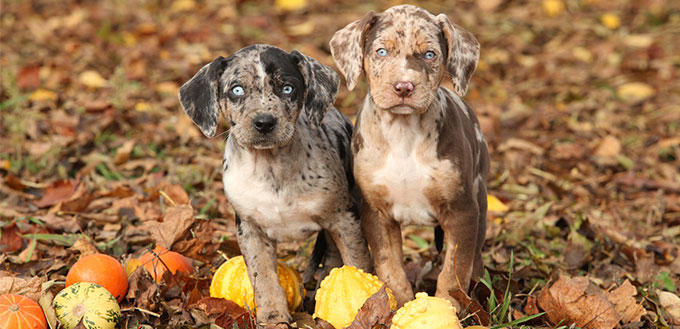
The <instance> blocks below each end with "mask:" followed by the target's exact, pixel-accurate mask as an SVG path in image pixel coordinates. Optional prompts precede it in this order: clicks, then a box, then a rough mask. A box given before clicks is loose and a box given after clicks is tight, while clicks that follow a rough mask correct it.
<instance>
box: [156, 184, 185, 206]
mask: <svg viewBox="0 0 680 329" xmlns="http://www.w3.org/2000/svg"><path fill="white" fill-rule="evenodd" d="M161 191H163V193H165V195H167V196H168V197H169V198H170V200H172V201H171V203H174V204H176V205H179V204H189V201H190V200H189V195H188V194H187V192H186V191H185V190H184V188H182V187H181V186H179V185H177V184H171V185H167V186H164V187H163V188H161Z"/></svg>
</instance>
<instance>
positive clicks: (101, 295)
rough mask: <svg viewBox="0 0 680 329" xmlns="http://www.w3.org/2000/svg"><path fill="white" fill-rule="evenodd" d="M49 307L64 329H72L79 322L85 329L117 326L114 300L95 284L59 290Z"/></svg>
mask: <svg viewBox="0 0 680 329" xmlns="http://www.w3.org/2000/svg"><path fill="white" fill-rule="evenodd" d="M52 305H54V311H55V313H56V315H57V320H59V323H61V326H62V327H63V328H65V329H72V328H74V327H75V326H76V325H78V323H81V321H82V324H83V326H85V328H87V329H114V328H119V327H120V306H118V302H116V298H115V297H113V295H111V293H110V292H109V291H108V290H106V289H105V288H104V287H102V286H100V285H98V284H96V283H91V282H77V283H74V284H72V285H70V286H68V287H66V288H64V289H63V290H62V291H60V292H59V293H58V294H57V296H55V297H54V301H53V303H52Z"/></svg>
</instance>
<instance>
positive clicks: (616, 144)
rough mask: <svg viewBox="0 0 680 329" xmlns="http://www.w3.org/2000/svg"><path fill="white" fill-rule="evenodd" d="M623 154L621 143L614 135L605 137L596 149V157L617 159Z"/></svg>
mask: <svg viewBox="0 0 680 329" xmlns="http://www.w3.org/2000/svg"><path fill="white" fill-rule="evenodd" d="M620 153H621V141H619V139H618V138H616V137H615V136H612V135H607V136H605V137H604V138H603V139H602V141H600V144H599V145H598V146H597V148H596V149H595V155H597V156H601V157H615V156H617V155H619V154H620Z"/></svg>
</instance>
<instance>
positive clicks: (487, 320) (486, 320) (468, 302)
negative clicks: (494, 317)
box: [449, 289, 491, 328]
mask: <svg viewBox="0 0 680 329" xmlns="http://www.w3.org/2000/svg"><path fill="white" fill-rule="evenodd" d="M449 295H450V296H451V297H453V299H455V300H456V301H457V302H458V304H460V307H461V308H462V311H465V312H467V314H471V316H472V318H473V319H475V321H476V322H477V323H479V324H482V325H491V315H490V314H489V312H487V311H486V310H484V307H482V304H480V303H479V302H478V301H476V300H474V299H472V298H470V296H468V295H467V294H466V293H465V292H464V291H463V290H460V289H452V290H450V291H449ZM458 311H461V310H458ZM458 313H460V312H458ZM482 328H484V327H482Z"/></svg>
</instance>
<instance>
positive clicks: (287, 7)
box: [274, 0, 307, 11]
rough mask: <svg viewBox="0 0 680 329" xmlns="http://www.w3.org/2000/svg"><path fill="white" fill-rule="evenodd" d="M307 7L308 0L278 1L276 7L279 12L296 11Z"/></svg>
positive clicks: (275, 2) (275, 3)
mask: <svg viewBox="0 0 680 329" xmlns="http://www.w3.org/2000/svg"><path fill="white" fill-rule="evenodd" d="M306 6H307V0H276V1H274V7H275V8H276V9H277V10H283V11H296V10H300V9H302V8H305V7H306Z"/></svg>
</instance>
